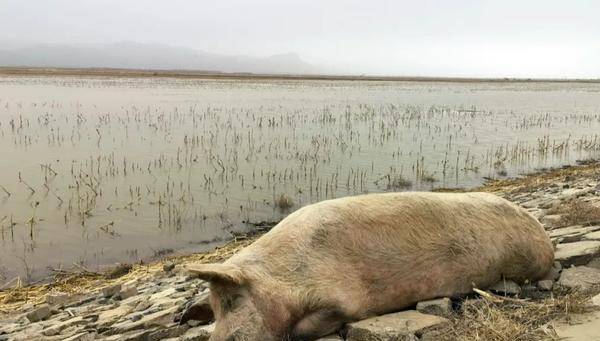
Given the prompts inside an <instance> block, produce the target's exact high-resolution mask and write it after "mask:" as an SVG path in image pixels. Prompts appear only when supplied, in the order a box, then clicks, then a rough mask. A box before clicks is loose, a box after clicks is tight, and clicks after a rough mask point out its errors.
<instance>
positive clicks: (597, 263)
mask: <svg viewBox="0 0 600 341" xmlns="http://www.w3.org/2000/svg"><path fill="white" fill-rule="evenodd" d="M586 266H587V267H590V268H595V269H600V257H596V258H594V259H592V260H591V261H589V263H587V264H586Z"/></svg>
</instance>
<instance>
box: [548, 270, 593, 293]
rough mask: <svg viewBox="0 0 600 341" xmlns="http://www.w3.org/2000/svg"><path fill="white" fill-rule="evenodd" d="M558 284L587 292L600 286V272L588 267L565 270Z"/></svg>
mask: <svg viewBox="0 0 600 341" xmlns="http://www.w3.org/2000/svg"><path fill="white" fill-rule="evenodd" d="M557 284H558V285H560V286H561V287H564V288H568V289H579V290H587V289H589V288H591V287H592V286H594V285H598V284H600V270H598V269H594V268H589V267H587V266H578V267H573V268H569V269H564V270H563V271H562V274H561V275H560V279H559V280H558V282H557Z"/></svg>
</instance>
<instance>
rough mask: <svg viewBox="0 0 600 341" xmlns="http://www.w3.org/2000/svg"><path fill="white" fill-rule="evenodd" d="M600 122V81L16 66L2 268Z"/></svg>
mask: <svg viewBox="0 0 600 341" xmlns="http://www.w3.org/2000/svg"><path fill="white" fill-rule="evenodd" d="M599 132H600V84H583V83H497V84H496V83H443V82H438V83H410V82H360V81H214V80H181V79H122V78H120V79H117V78H115V79H111V78H69V77H66V78H51V77H40V78H35V77H14V78H12V77H4V78H0V186H2V187H0V229H1V232H0V233H1V234H2V237H1V239H0V283H1V282H8V281H10V280H13V279H14V278H15V277H16V276H21V277H22V278H23V279H30V280H31V279H39V278H42V277H43V276H45V275H48V274H49V273H50V272H49V271H50V270H49V269H61V268H62V269H70V268H73V267H74V264H77V265H78V266H83V267H86V268H89V269H95V268H98V267H101V266H103V265H106V264H111V263H114V262H118V261H121V262H134V261H138V260H140V259H145V258H148V257H152V256H160V255H164V254H166V253H169V252H172V251H174V252H189V251H192V250H201V249H204V248H207V247H210V246H212V245H213V244H215V243H219V242H221V241H223V240H225V239H227V238H230V237H231V235H232V234H235V233H236V232H237V231H242V230H244V229H245V228H247V226H246V225H245V224H244V222H248V221H250V222H258V221H263V220H267V221H269V220H277V219H280V218H281V217H283V216H285V215H286V214H288V213H289V212H290V211H292V210H294V209H296V208H298V207H300V206H303V205H306V204H308V203H311V202H316V201H319V200H324V199H327V198H334V197H340V196H346V195H353V194H359V193H367V192H380V191H390V190H430V189H432V188H435V187H470V186H474V185H478V184H481V182H482V181H483V180H484V178H485V177H505V176H514V175H518V174H521V173H524V172H529V171H532V170H534V169H537V168H541V167H550V166H556V165H561V164H567V163H573V162H574V161H575V160H577V159H584V158H589V157H598V156H600V138H599V137H598V136H597V135H596V134H598V133H599ZM282 195H283V197H284V199H286V200H280V199H281V197H282ZM282 201H285V202H290V203H291V205H292V207H291V208H286V207H280V206H282V205H281V202H282ZM283 206H286V205H283Z"/></svg>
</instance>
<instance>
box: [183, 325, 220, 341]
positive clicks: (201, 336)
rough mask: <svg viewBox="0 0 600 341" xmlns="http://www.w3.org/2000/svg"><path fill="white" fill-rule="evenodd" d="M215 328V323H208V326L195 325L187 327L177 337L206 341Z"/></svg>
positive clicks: (186, 339) (187, 340)
mask: <svg viewBox="0 0 600 341" xmlns="http://www.w3.org/2000/svg"><path fill="white" fill-rule="evenodd" d="M214 330H215V324H214V323H213V324H209V325H208V326H202V327H196V328H191V329H188V331H187V332H185V334H183V335H181V336H180V337H179V339H180V340H181V341H206V340H208V338H210V335H211V334H212V332H213V331H214Z"/></svg>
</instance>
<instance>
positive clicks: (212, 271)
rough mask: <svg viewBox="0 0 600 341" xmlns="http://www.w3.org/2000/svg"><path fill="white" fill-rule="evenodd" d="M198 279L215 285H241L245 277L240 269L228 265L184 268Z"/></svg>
mask: <svg viewBox="0 0 600 341" xmlns="http://www.w3.org/2000/svg"><path fill="white" fill-rule="evenodd" d="M186 268H187V269H188V270H189V271H190V272H191V273H193V274H195V275H196V276H198V277H199V278H201V279H203V280H205V281H209V282H216V283H224V284H236V285H242V284H244V283H245V282H246V277H245V276H244V273H243V272H242V269H240V268H239V267H237V266H235V265H230V264H193V265H188V266H187V267H186Z"/></svg>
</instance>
